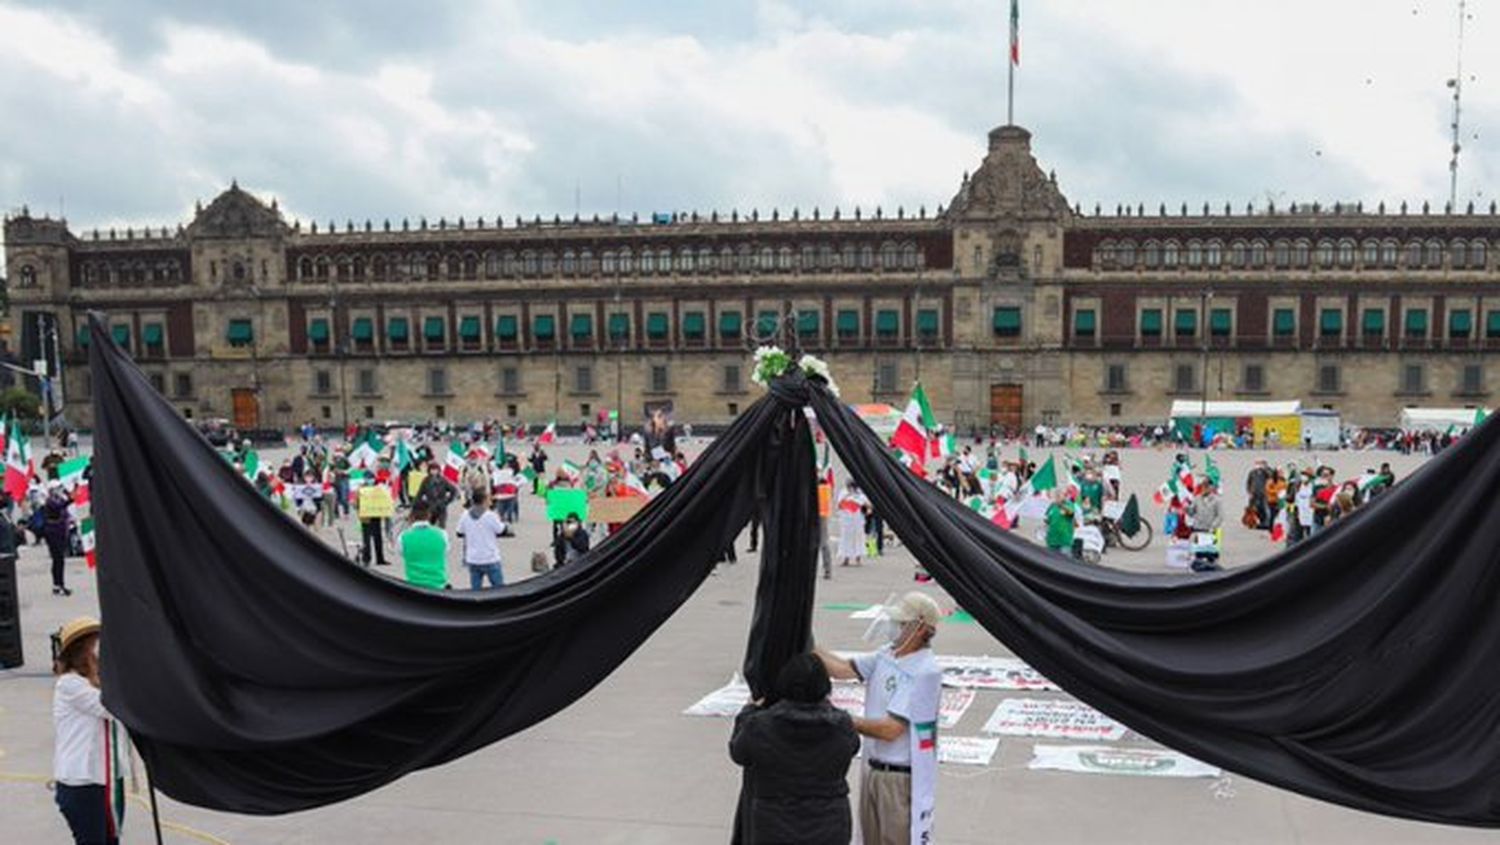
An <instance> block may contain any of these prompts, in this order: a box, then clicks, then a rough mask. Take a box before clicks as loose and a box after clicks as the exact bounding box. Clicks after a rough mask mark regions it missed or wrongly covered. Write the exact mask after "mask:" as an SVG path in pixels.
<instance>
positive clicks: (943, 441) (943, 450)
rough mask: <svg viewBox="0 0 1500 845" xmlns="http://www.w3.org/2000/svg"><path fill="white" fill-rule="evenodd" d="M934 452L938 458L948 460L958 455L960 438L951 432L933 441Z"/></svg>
mask: <svg viewBox="0 0 1500 845" xmlns="http://www.w3.org/2000/svg"><path fill="white" fill-rule="evenodd" d="M932 446H933V450H934V451H935V452H936V454H937V457H939V458H943V459H945V460H946V459H948V458H951V457H953V456H955V455H957V454H958V438H956V437H954V436H953V432H951V431H949V432H946V433H944V434H940V435H938V436H936V437H934V438H933V439H932Z"/></svg>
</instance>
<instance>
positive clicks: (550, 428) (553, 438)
mask: <svg viewBox="0 0 1500 845" xmlns="http://www.w3.org/2000/svg"><path fill="white" fill-rule="evenodd" d="M555 442H557V420H553V421H551V422H549V423H547V427H546V428H544V429H542V433H541V434H539V435H537V438H536V443H537V445H538V446H547V445H550V444H552V443H555Z"/></svg>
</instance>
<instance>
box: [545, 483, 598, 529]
mask: <svg viewBox="0 0 1500 845" xmlns="http://www.w3.org/2000/svg"><path fill="white" fill-rule="evenodd" d="M569 514H577V516H578V519H579V520H580V521H582V522H588V521H589V493H588V491H587V490H574V489H571V488H567V487H559V488H557V489H556V490H548V491H547V518H548V519H550V520H552V521H553V522H562V521H563V520H565V519H567V518H568V516H569Z"/></svg>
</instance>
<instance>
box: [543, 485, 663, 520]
mask: <svg viewBox="0 0 1500 845" xmlns="http://www.w3.org/2000/svg"><path fill="white" fill-rule="evenodd" d="M554 492H556V491H554ZM648 501H650V500H649V499H647V498H646V497H645V496H595V497H594V498H591V499H589V521H590V522H604V523H612V522H629V521H630V518H631V517H633V516H635V515H636V514H638V513H640V512H641V508H644V507H645V506H646V503H647V502H648ZM549 504H550V503H549Z"/></svg>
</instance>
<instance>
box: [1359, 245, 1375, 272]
mask: <svg viewBox="0 0 1500 845" xmlns="http://www.w3.org/2000/svg"><path fill="white" fill-rule="evenodd" d="M1359 263H1360V264H1362V265H1363V266H1364V267H1366V268H1370V267H1377V266H1379V265H1380V242H1379V241H1365V242H1364V243H1363V244H1360V248H1359Z"/></svg>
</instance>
